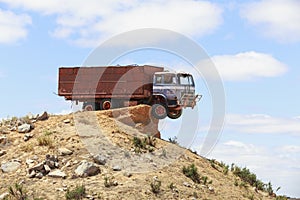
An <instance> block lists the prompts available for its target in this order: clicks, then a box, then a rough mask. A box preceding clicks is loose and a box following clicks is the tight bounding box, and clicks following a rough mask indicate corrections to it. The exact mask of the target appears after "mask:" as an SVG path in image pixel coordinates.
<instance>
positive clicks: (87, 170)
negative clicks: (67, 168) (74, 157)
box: [75, 161, 100, 177]
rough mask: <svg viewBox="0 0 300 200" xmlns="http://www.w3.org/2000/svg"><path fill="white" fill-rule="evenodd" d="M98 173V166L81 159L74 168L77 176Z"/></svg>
mask: <svg viewBox="0 0 300 200" xmlns="http://www.w3.org/2000/svg"><path fill="white" fill-rule="evenodd" d="M99 173H100V168H99V167H98V166H97V165H95V164H94V163H91V162H87V161H82V162H81V164H80V165H79V166H78V167H77V168H76V170H75V174H76V175H77V176H79V177H86V176H94V175H97V174H99Z"/></svg>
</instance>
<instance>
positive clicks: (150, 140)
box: [132, 136, 155, 153]
mask: <svg viewBox="0 0 300 200" xmlns="http://www.w3.org/2000/svg"><path fill="white" fill-rule="evenodd" d="M132 143H133V146H134V151H135V152H136V153H141V152H142V150H145V151H149V152H153V151H154V148H153V147H155V138H154V137H152V136H147V137H144V139H141V138H139V137H134V138H133V141H132Z"/></svg>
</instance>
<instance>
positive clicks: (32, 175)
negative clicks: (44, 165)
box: [28, 171, 36, 178]
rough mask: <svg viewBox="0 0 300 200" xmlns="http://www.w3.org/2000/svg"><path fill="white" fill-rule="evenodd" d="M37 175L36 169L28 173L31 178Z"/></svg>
mask: <svg viewBox="0 0 300 200" xmlns="http://www.w3.org/2000/svg"><path fill="white" fill-rule="evenodd" d="M35 175H36V173H35V171H31V173H30V174H28V177H29V178H34V177H35Z"/></svg>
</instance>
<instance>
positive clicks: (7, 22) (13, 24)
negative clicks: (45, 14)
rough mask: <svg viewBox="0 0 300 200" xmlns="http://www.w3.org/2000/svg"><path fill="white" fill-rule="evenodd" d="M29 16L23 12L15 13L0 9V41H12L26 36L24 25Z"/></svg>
mask: <svg viewBox="0 0 300 200" xmlns="http://www.w3.org/2000/svg"><path fill="white" fill-rule="evenodd" d="M30 24H31V18H30V17H29V16H28V15H25V14H15V13H13V12H11V11H5V10H2V9H0V43H6V44H8V43H14V42H17V41H19V40H20V39H24V38H25V37H26V36H27V29H26V27H27V26H28V25H30Z"/></svg>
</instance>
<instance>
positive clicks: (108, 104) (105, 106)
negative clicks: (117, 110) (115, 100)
mask: <svg viewBox="0 0 300 200" xmlns="http://www.w3.org/2000/svg"><path fill="white" fill-rule="evenodd" d="M111 107H112V106H111V101H110V99H104V100H102V101H101V103H100V108H101V110H109V109H111Z"/></svg>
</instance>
